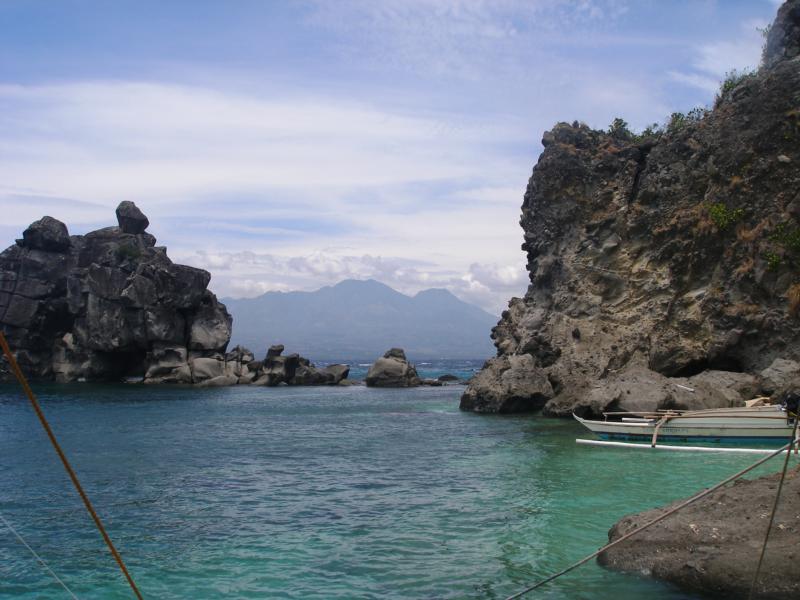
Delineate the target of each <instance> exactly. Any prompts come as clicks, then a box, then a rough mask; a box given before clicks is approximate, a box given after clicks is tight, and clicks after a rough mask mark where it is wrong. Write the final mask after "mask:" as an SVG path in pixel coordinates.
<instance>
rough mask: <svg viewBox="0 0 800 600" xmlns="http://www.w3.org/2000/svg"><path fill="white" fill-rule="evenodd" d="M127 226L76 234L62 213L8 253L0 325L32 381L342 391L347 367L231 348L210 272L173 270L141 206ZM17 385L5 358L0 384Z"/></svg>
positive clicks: (1, 263) (121, 221)
mask: <svg viewBox="0 0 800 600" xmlns="http://www.w3.org/2000/svg"><path fill="white" fill-rule="evenodd" d="M116 213H117V222H118V225H117V226H116V227H106V228H103V229H98V230H96V231H92V232H90V233H87V234H86V235H72V236H71V235H69V232H68V230H67V227H66V225H65V224H64V223H62V222H61V221H58V220H56V219H54V218H52V217H43V218H42V219H40V220H38V221H36V222H35V223H32V224H31V225H30V227H28V228H27V229H26V230H25V231H24V232H23V234H22V238H21V239H19V240H17V242H16V244H15V245H13V246H11V247H9V248H7V249H6V250H5V251H3V252H2V254H0V327H2V329H3V332H4V333H5V335H6V337H7V338H8V341H9V344H10V345H11V348H12V349H13V351H14V352H15V355H16V359H17V361H18V362H19V364H20V366H21V368H22V369H23V371H24V372H25V373H26V375H28V376H29V377H31V378H34V379H44V380H48V379H49V380H55V381H58V382H70V381H121V380H123V379H128V380H131V379H134V380H139V381H143V382H145V383H182V384H200V385H204V386H217V385H235V384H245V383H247V384H249V383H252V384H256V385H267V386H274V385H280V384H286V385H333V384H337V383H339V382H340V381H342V380H343V379H345V378H346V377H347V374H348V372H349V369H348V367H347V366H346V365H332V366H329V367H326V368H325V369H318V368H316V367H315V366H314V365H313V364H311V362H310V361H309V360H308V359H305V358H303V357H301V356H299V355H297V354H290V355H287V356H281V354H282V353H283V349H284V348H283V346H273V347H271V348H270V349H269V351H268V352H267V354H266V356H265V357H264V359H263V360H256V359H255V356H254V355H253V353H252V352H251V351H249V350H247V349H246V348H239V347H237V348H234V349H233V350H232V351H231V352H226V349H227V346H228V342H229V340H230V337H231V326H232V319H231V316H230V315H229V314H228V311H227V310H226V309H225V305H224V304H222V303H220V302H218V301H217V298H216V296H215V295H214V294H213V293H211V292H210V291H209V290H208V283H209V280H210V279H211V275H210V274H209V273H208V271H204V270H202V269H197V268H194V267H189V266H186V265H179V264H175V263H173V262H172V261H171V260H170V259H169V258H168V256H167V249H166V248H165V247H163V246H156V238H155V237H153V236H152V235H151V234H149V233H147V231H146V230H147V227H148V226H149V224H150V222H149V220H148V218H147V217H146V216H145V215H144V214H143V213H142V212H141V210H139V208H138V207H137V206H136V205H135V204H134V203H133V202H127V201H126V202H122V203H120V205H119V206H118V207H117V211H116ZM11 378H12V376H11V374H10V373H9V370H8V364H7V363H6V362H5V361H4V360H3V361H0V381H2V380H6V381H7V380H10V379H11Z"/></svg>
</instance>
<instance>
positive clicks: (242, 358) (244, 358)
mask: <svg viewBox="0 0 800 600" xmlns="http://www.w3.org/2000/svg"><path fill="white" fill-rule="evenodd" d="M225 360H226V361H228V362H232V361H233V362H238V363H242V364H245V365H248V364H250V363H252V362H254V360H255V356H254V355H253V353H252V352H251V351H250V350H248V349H247V348H245V347H244V346H235V347H234V348H233V349H232V350H231V351H230V352H228V353H227V354H226V355H225Z"/></svg>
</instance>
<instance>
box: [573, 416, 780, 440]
mask: <svg viewBox="0 0 800 600" xmlns="http://www.w3.org/2000/svg"><path fill="white" fill-rule="evenodd" d="M704 413H705V414H697V415H696V416H686V417H680V418H675V419H671V420H669V421H667V422H665V423H663V424H662V425H661V426H660V427H659V428H658V436H657V437H658V441H659V442H704V443H711V444H766V445H775V446H781V445H783V444H786V443H787V442H788V441H789V439H790V438H791V435H792V426H791V425H790V424H788V423H787V421H786V418H785V415H782V414H781V413H778V412H777V411H775V412H773V413H772V414H770V413H767V412H766V411H759V413H760V414H757V415H756V414H753V415H752V416H748V415H747V414H746V413H741V412H739V411H736V412H733V411H731V413H728V414H716V415H714V414H708V413H709V411H704ZM575 419H577V421H578V422H579V423H581V424H582V425H583V426H584V427H586V428H587V429H589V430H590V431H592V433H594V434H595V435H597V437H599V438H600V439H602V440H623V441H640V442H641V441H647V442H649V441H651V440H652V438H653V434H654V433H655V430H656V426H657V420H655V419H652V420H649V421H647V422H620V421H593V420H590V419H581V418H580V417H577V416H576V417H575Z"/></svg>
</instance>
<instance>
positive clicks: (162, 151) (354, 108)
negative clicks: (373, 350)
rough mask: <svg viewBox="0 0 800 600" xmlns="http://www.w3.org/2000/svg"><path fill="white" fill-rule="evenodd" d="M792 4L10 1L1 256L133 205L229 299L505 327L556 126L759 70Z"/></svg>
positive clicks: (706, 100) (3, 96)
mask: <svg viewBox="0 0 800 600" xmlns="http://www.w3.org/2000/svg"><path fill="white" fill-rule="evenodd" d="M779 4H780V2H776V1H775V0H747V1H744V0H742V1H738V0H686V1H683V0H668V1H667V0H630V1H628V0H519V1H517V0H487V1H481V0H404V1H392V0H381V1H379V2H378V1H375V0H338V1H324V0H320V1H315V0H298V1H285V2H279V1H272V2H270V1H266V0H265V1H261V0H258V1H257V0H253V1H250V0H228V1H224V0H219V1H205V0H191V1H179V0H172V1H170V2H163V1H150V0H136V1H128V0H115V1H114V2H106V1H99V0H97V1H91V0H59V1H57V2H54V1H52V0H0V213H2V219H1V220H0V247H3V248H4V247H6V246H8V245H10V244H12V243H13V241H14V239H15V238H17V237H20V235H21V232H22V230H23V229H24V228H25V227H26V226H27V225H29V224H30V223H31V222H33V221H34V220H36V219H39V218H41V217H42V216H43V215H50V216H52V217H55V218H57V219H59V220H61V221H64V222H65V223H66V224H67V226H68V228H69V231H70V233H72V234H80V233H85V232H87V231H90V230H92V229H96V228H99V227H105V226H109V225H114V224H116V220H115V217H114V208H115V207H116V205H117V204H118V203H119V202H120V201H121V200H132V201H134V202H136V204H137V205H138V206H139V207H140V208H141V209H142V210H143V211H144V212H145V214H147V216H148V217H149V219H150V222H151V226H150V229H149V231H150V232H151V233H153V234H154V235H156V237H157V238H158V240H159V244H163V245H165V246H167V247H168V249H169V256H170V257H171V258H172V260H173V261H176V262H181V263H185V264H191V265H194V266H197V267H201V268H204V269H207V270H209V271H210V272H211V273H212V279H211V284H210V287H211V289H212V290H213V291H214V292H216V293H217V294H218V295H219V296H222V297H250V296H256V295H259V294H262V293H264V292H266V291H289V290H314V289H318V288H319V287H322V286H324V285H330V284H333V283H336V282H338V281H340V280H342V279H346V278H355V279H367V278H373V279H377V280H379V281H382V282H384V283H386V284H388V285H390V286H392V287H394V288H395V289H398V290H400V291H402V292H405V293H411V294H413V293H415V292H417V291H419V290H422V289H427V288H431V287H443V288H447V289H449V290H450V291H451V292H453V293H454V294H456V295H457V296H459V297H460V298H462V299H464V300H466V301H468V302H472V303H474V304H477V305H479V306H481V307H483V308H484V309H486V310H488V311H490V312H493V313H495V314H499V312H500V311H501V310H503V308H504V307H505V305H506V303H507V301H508V300H509V298H511V297H512V296H521V295H522V294H524V293H525V290H526V288H527V283H528V279H527V274H526V272H525V256H524V254H523V252H522V251H521V250H520V244H521V243H522V231H521V229H520V228H519V224H518V222H519V215H520V206H521V204H522V197H523V194H524V192H525V186H526V184H527V181H528V178H529V177H530V174H531V170H532V168H533V166H534V165H535V163H536V160H537V158H538V156H539V154H540V153H541V151H542V146H541V143H540V140H541V138H542V134H543V133H544V132H545V131H546V130H548V129H550V128H551V127H552V126H553V125H554V124H555V123H557V122H559V121H569V122H571V121H574V120H580V121H583V122H585V123H588V124H589V125H591V126H592V127H596V128H606V127H607V126H608V124H609V123H610V122H611V121H612V120H613V119H614V118H615V117H618V116H619V117H622V118H624V119H625V120H626V121H628V122H629V123H630V124H631V126H632V127H633V128H634V129H641V128H643V127H644V126H646V125H647V124H650V123H653V122H663V121H664V120H665V119H666V117H667V116H668V115H669V114H670V113H671V112H673V111H678V110H680V111H686V110H689V109H691V108H693V107H695V106H699V105H710V104H711V103H712V102H713V99H714V94H715V92H716V90H717V89H718V87H719V82H720V81H721V80H722V79H724V77H725V74H726V73H727V72H728V71H730V70H731V69H742V68H746V67H755V66H757V64H758V61H759V58H760V53H761V46H762V44H763V39H762V36H761V34H760V32H759V29H763V28H764V27H765V26H766V25H767V24H768V23H769V22H770V21H771V20H772V19H773V17H774V14H775V12H776V10H777V7H778V6H779Z"/></svg>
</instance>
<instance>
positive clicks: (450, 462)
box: [0, 385, 754, 600]
mask: <svg viewBox="0 0 800 600" xmlns="http://www.w3.org/2000/svg"><path fill="white" fill-rule="evenodd" d="M37 390H38V392H39V394H40V397H41V401H42V404H43V406H44V408H45V411H46V413H47V415H48V417H49V419H50V421H51V423H52V425H53V427H54V429H55V431H56V433H57V435H58V436H59V438H60V440H61V442H62V444H63V446H64V448H65V450H66V452H67V453H68V455H69V456H70V458H71V460H72V462H73V465H74V466H75V468H76V471H77V472H78V474H79V476H80V478H81V479H82V482H83V484H84V487H85V488H86V489H87V491H88V493H89V494H90V496H91V498H92V499H93V501H94V503H95V505H96V507H97V508H98V511H99V513H100V514H101V516H102V517H103V518H104V520H105V522H106V524H107V527H108V529H109V531H110V534H111V536H112V538H113V539H114V540H115V542H116V543H117V546H118V547H119V549H120V551H121V553H122V555H123V557H124V558H125V559H126V562H127V564H128V566H129V568H130V570H131V572H132V573H133V575H134V577H135V579H136V580H137V583H138V584H139V586H140V588H141V589H142V591H143V593H144V596H145V597H146V598H159V599H161V598H192V599H202V598H221V597H225V598H320V599H322V598H326V599H344V598H381V599H382V598H503V597H505V596H507V595H508V594H510V593H512V592H514V591H516V590H518V589H519V588H521V587H524V586H525V585H527V584H528V583H529V582H531V581H534V580H536V579H537V578H540V577H543V576H545V575H547V574H549V573H551V572H552V571H555V570H558V569H560V568H561V567H563V566H565V565H567V564H569V563H571V562H573V561H575V560H576V559H578V558H580V557H582V556H583V555H585V554H588V553H589V552H591V551H593V550H594V549H596V548H597V547H599V546H601V545H602V544H603V543H604V542H605V541H606V539H607V538H606V535H607V530H608V528H609V527H610V526H611V525H612V524H613V523H614V521H615V520H617V519H618V518H620V517H621V516H622V515H624V514H626V513H628V512H631V511H638V510H642V509H645V508H650V507H653V506H656V505H660V504H663V503H665V502H668V501H670V500H673V499H675V498H679V497H683V496H686V495H689V494H690V493H692V492H694V491H696V490H697V489H699V488H701V487H703V486H707V485H710V484H711V483H714V482H715V481H717V480H719V479H722V478H723V477H725V476H726V475H728V474H730V473H732V472H734V471H735V470H738V469H739V468H741V467H743V466H744V465H746V464H749V463H750V462H751V461H753V460H754V458H753V457H747V456H744V457H742V456H729V455H703V456H701V457H698V456H696V455H674V454H669V455H663V454H655V455H650V454H647V453H639V452H635V453H633V452H630V451H625V450H608V449H597V448H588V447H582V446H577V445H576V444H575V443H574V438H575V437H576V436H577V435H578V434H580V433H581V432H580V430H579V427H578V426H577V424H574V423H571V422H569V421H556V420H549V419H541V418H535V417H529V416H526V417H486V416H477V415H473V414H465V413H461V412H459V410H458V397H459V394H460V393H461V391H462V388H460V387H443V388H418V389H412V390H375V389H367V388H364V387H349V388H272V389H266V388H253V387H234V388H224V389H188V388H184V389H181V388H163V387H158V388H144V387H140V386H121V385H120V386H100V385H83V386H80V385H76V386H62V387H60V388H58V387H55V386H51V387H37ZM0 514H2V515H3V516H4V517H5V518H6V519H7V520H8V521H9V522H10V523H12V524H13V525H14V526H15V527H16V528H17V530H18V531H19V532H20V533H21V534H22V536H23V537H24V538H25V539H26V540H27V541H28V542H29V543H30V544H31V545H32V546H33V547H34V548H35V549H36V550H37V551H38V552H39V553H40V555H41V556H42V557H43V558H44V559H45V560H46V561H47V562H48V563H49V564H50V566H51V567H52V568H53V569H54V570H55V572H56V573H58V574H59V576H61V578H62V579H64V581H65V582H66V583H67V585H69V586H70V587H71V588H72V589H73V591H74V592H75V593H76V594H77V595H78V596H79V597H80V598H103V599H106V598H110V599H113V598H129V597H131V596H130V593H129V591H128V589H127V588H126V584H125V582H124V580H123V579H122V578H121V575H120V574H119V572H118V571H117V570H116V565H115V564H114V562H113V560H112V558H111V557H110V555H109V554H108V553H107V551H106V550H105V549H104V546H103V544H102V540H101V538H100V537H99V535H98V534H97V532H96V531H95V529H94V527H93V524H92V523H91V521H90V519H89V517H88V516H87V515H86V513H85V511H84V509H83V508H82V505H81V503H80V500H79V499H78V497H77V495H76V493H75V492H74V490H73V489H72V488H71V487H70V483H69V481H68V479H67V477H66V475H65V474H64V472H63V469H62V467H61V465H60V463H58V461H57V458H56V456H55V453H54V452H53V450H52V448H51V447H50V446H49V443H48V441H47V439H46V437H45V436H44V434H43V432H42V431H41V427H40V426H39V424H38V422H37V421H36V418H35V416H34V415H33V412H32V410H31V408H30V407H29V405H28V404H27V403H26V402H25V401H24V400H23V399H22V398H21V397H20V394H19V392H18V390H17V389H16V388H14V387H11V386H6V387H0ZM0 597H2V598H25V599H33V598H37V599H38V598H64V597H66V595H65V593H64V592H63V590H61V589H60V588H59V587H58V586H57V584H55V583H54V582H53V581H52V579H51V578H50V577H49V576H48V575H47V574H46V573H44V572H43V571H42V569H41V568H40V567H39V565H38V564H37V563H36V561H35V560H34V559H33V558H32V557H31V556H30V555H29V554H28V552H27V550H25V549H24V548H23V547H22V546H21V545H19V544H18V543H17V542H16V541H15V539H14V538H13V537H12V536H11V534H10V533H9V532H8V531H7V530H5V529H4V528H2V526H0ZM531 597H533V598H570V599H572V598H587V599H588V598H593V599H596V598H613V599H614V600H624V599H634V598H637V599H638V598H643V597H647V598H648V599H649V600H657V599H675V598H688V597H691V596H686V595H684V594H681V593H679V592H677V591H675V590H674V589H672V588H669V587H667V586H664V585H661V584H658V583H655V582H652V581H649V580H646V579H641V578H638V577H635V576H626V575H620V574H614V573H609V572H606V571H604V570H603V569H601V568H599V567H597V566H596V565H595V564H594V563H591V564H588V565H586V566H584V567H581V568H580V569H579V570H577V571H575V572H573V573H571V574H570V575H568V576H566V577H563V578H561V579H559V580H557V581H556V582H554V583H553V584H551V585H550V586H549V587H547V588H546V589H545V591H544V592H543V593H540V594H538V595H532V596H531Z"/></svg>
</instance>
